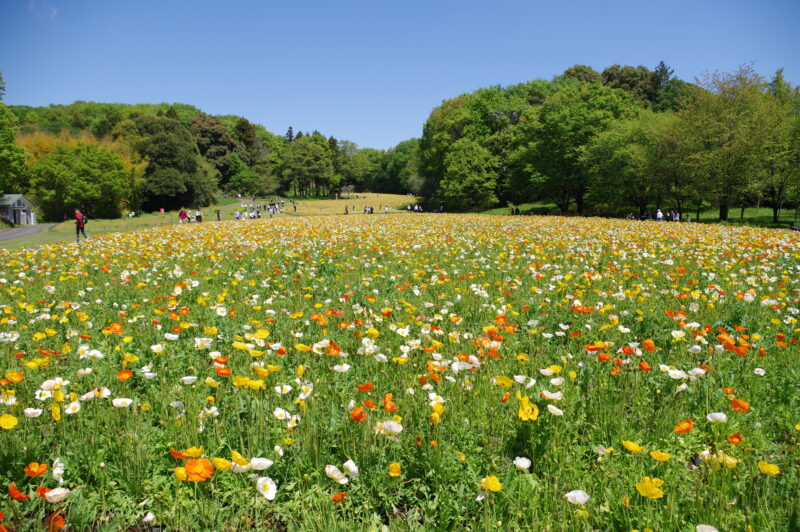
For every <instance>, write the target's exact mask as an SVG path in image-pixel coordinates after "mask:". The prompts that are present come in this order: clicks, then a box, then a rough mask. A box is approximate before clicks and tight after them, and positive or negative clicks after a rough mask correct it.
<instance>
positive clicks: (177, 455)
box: [169, 447, 189, 460]
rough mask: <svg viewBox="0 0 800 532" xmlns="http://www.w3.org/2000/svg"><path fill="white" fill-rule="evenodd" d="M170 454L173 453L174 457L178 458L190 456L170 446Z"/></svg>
mask: <svg viewBox="0 0 800 532" xmlns="http://www.w3.org/2000/svg"><path fill="white" fill-rule="evenodd" d="M169 454H171V455H172V457H173V458H175V459H177V460H185V459H187V458H189V457H188V456H186V455H185V454H183V453H182V452H181V451H176V450H175V449H173V448H172V447H170V448H169Z"/></svg>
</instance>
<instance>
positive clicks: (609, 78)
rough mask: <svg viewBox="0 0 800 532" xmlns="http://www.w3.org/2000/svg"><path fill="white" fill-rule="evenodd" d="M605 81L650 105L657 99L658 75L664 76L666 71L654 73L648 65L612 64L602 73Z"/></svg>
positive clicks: (659, 76)
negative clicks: (655, 74) (656, 82)
mask: <svg viewBox="0 0 800 532" xmlns="http://www.w3.org/2000/svg"><path fill="white" fill-rule="evenodd" d="M601 76H602V78H603V83H604V84H605V85H607V86H609V87H611V88H613V89H621V90H624V91H625V92H627V93H628V94H630V95H631V96H633V97H634V98H635V99H636V100H637V101H638V102H639V103H640V104H642V105H645V106H649V105H651V104H652V103H653V102H655V99H656V92H657V89H658V87H657V86H656V84H655V81H656V77H658V78H663V77H664V72H663V71H662V72H660V73H659V74H658V75H657V76H654V75H653V72H651V71H650V70H649V69H648V68H647V67H644V66H641V65H639V66H637V67H632V66H629V65H625V66H620V65H612V66H610V67H608V68H606V69H605V70H603V73H602V74H601Z"/></svg>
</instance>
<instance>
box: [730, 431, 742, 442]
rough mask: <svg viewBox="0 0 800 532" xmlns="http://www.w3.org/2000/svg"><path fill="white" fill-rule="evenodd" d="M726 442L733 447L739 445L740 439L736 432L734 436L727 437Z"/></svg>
mask: <svg viewBox="0 0 800 532" xmlns="http://www.w3.org/2000/svg"><path fill="white" fill-rule="evenodd" d="M728 441H729V442H731V443H732V444H734V445H739V444H740V443H742V437H741V436H740V435H739V433H738V432H737V433H736V434H731V435H730V436H728Z"/></svg>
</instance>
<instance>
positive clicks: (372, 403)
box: [364, 399, 375, 410]
mask: <svg viewBox="0 0 800 532" xmlns="http://www.w3.org/2000/svg"><path fill="white" fill-rule="evenodd" d="M364 406H365V407H367V408H369V409H370V410H372V409H373V408H375V401H372V400H370V399H367V400H366V401H364Z"/></svg>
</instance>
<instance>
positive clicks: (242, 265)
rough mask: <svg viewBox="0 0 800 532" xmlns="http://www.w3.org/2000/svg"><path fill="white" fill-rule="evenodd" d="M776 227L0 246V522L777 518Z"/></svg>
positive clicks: (545, 220)
mask: <svg viewBox="0 0 800 532" xmlns="http://www.w3.org/2000/svg"><path fill="white" fill-rule="evenodd" d="M798 315H800V234H799V233H793V232H790V231H775V230H766V229H758V228H733V227H721V226H714V225H700V224H686V223H655V222H631V221H625V220H610V219H599V218H595V219H585V218H556V217H508V216H505V217H504V216H480V215H474V216H471V215H458V216H457V215H433V214H392V215H373V216H364V215H356V216H347V217H345V216H316V217H309V218H301V217H283V218H275V219H271V220H270V219H266V220H252V221H248V222H241V223H237V222H221V223H204V224H192V225H191V226H188V225H186V226H179V225H173V226H164V227H158V228H154V229H149V230H143V231H138V232H131V233H120V234H108V235H102V236H98V237H93V238H90V239H89V240H86V241H83V242H81V243H80V244H75V243H64V244H54V245H48V246H43V247H39V248H35V249H24V250H15V251H4V250H0V427H1V428H0V443H1V445H0V490H2V491H0V515H1V516H2V517H0V530H11V528H12V527H13V528H14V530H41V529H45V528H47V527H49V528H50V529H51V530H57V529H59V528H64V529H65V530H89V529H93V530H94V529H102V530H240V529H241V530H253V529H261V530H268V529H275V530H376V531H377V530H553V531H556V530H642V531H643V530H646V529H651V530H653V531H663V530H686V531H690V530H691V531H694V530H697V531H701V532H703V531H705V532H710V531H713V530H719V531H727V530H755V531H761V530H790V529H792V527H800V502H798V501H800V482H798V468H799V466H800V446H799V444H800V395H798V390H800V364H799V362H800V345H798V340H800V323H799V322H798V318H800V316H798Z"/></svg>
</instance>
